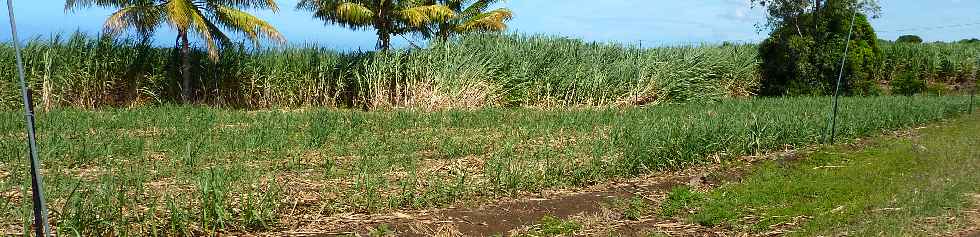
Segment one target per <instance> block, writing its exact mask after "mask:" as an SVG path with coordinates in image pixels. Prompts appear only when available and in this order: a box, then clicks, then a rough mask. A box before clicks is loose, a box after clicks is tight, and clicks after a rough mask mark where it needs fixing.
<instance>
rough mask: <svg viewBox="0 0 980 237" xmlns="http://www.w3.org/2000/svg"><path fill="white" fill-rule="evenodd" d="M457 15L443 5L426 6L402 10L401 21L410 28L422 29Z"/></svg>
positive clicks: (399, 14) (399, 13)
mask: <svg viewBox="0 0 980 237" xmlns="http://www.w3.org/2000/svg"><path fill="white" fill-rule="evenodd" d="M455 15H456V14H455V13H454V12H453V10H452V9H449V8H447V7H446V6H443V5H425V6H417V7H411V8H406V9H402V10H401V11H399V12H398V16H399V19H400V20H401V21H403V22H404V23H405V24H406V25H408V26H410V27H421V26H424V25H428V24H431V23H434V22H441V21H446V20H448V19H450V18H452V17H453V16H455Z"/></svg>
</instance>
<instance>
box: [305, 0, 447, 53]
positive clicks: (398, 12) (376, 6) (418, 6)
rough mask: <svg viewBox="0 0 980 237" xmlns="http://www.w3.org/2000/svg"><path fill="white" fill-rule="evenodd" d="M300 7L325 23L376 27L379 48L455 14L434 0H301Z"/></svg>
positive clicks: (353, 26) (365, 27)
mask: <svg viewBox="0 0 980 237" xmlns="http://www.w3.org/2000/svg"><path fill="white" fill-rule="evenodd" d="M296 8H297V9H304V10H308V11H312V12H313V17H314V18H317V19H320V20H322V21H324V22H326V23H335V24H339V25H341V26H343V27H347V28H351V29H355V30H360V29H368V28H374V30H375V31H376V32H377V34H378V44H377V46H378V49H381V50H388V49H389V48H390V47H391V36H392V35H402V34H405V33H412V32H416V31H418V29H420V28H422V27H425V26H427V25H429V24H433V23H435V22H440V21H445V20H448V19H450V18H452V17H453V11H452V10H451V9H449V8H447V7H446V6H443V5H437V4H435V0H300V1H299V3H298V4H296Z"/></svg>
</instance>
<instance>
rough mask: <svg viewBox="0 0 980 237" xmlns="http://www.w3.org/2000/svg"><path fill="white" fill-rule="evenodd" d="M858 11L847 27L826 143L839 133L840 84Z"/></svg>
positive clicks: (855, 10)
mask: <svg viewBox="0 0 980 237" xmlns="http://www.w3.org/2000/svg"><path fill="white" fill-rule="evenodd" d="M857 11H858V7H857V6H855V7H854V13H853V14H852V15H851V26H849V27H848V29H847V41H844V55H843V56H841V60H840V72H839V73H838V74H837V85H836V86H835V88H834V109H833V112H831V114H830V126H828V127H829V128H830V131H829V132H828V133H829V134H830V135H829V136H827V140H826V141H825V142H826V143H830V144H833V143H834V137H835V136H836V135H837V108H838V104H839V103H838V102H839V100H840V84H841V81H842V80H843V78H844V66H845V63H847V51H848V50H849V49H850V46H851V34H853V33H854V18H857ZM825 136H826V134H825Z"/></svg>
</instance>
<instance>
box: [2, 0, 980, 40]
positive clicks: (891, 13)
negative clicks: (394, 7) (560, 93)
mask: <svg viewBox="0 0 980 237" xmlns="http://www.w3.org/2000/svg"><path fill="white" fill-rule="evenodd" d="M14 1H15V2H14V9H15V10H16V12H15V13H16V14H17V21H18V24H19V25H18V27H19V30H20V34H21V35H22V36H21V37H22V38H27V37H28V36H48V35H50V34H52V33H57V32H64V33H67V32H72V31H75V30H76V29H78V30H81V31H86V32H91V33H96V32H98V31H99V30H100V29H101V24H102V22H103V20H104V19H105V17H106V16H108V15H109V13H110V12H111V11H110V10H108V9H99V8H91V9H84V10H78V11H74V12H65V11H64V9H63V6H64V1H62V0H14ZM296 1H297V0H278V3H279V6H280V8H281V11H280V12H278V13H272V12H270V11H253V12H254V13H255V14H256V15H258V16H260V17H262V18H264V19H267V20H268V21H269V22H270V23H272V24H273V25H274V26H276V27H277V28H278V29H279V30H280V31H281V32H282V33H283V34H284V35H285V36H286V38H287V39H288V40H289V42H290V43H291V44H301V43H308V42H315V43H318V44H320V45H323V46H326V47H330V48H336V49H341V50H344V49H346V50H351V49H358V48H361V49H371V48H373V47H374V45H375V35H374V33H373V32H372V31H353V30H348V29H345V28H341V27H338V26H331V25H324V24H323V23H322V22H320V21H318V20H315V19H313V18H312V17H310V14H309V13H307V12H303V11H297V10H295V9H294V7H295V5H296ZM748 1H749V0H681V1H678V0H602V1H594V0H592V1H589V0H509V1H508V2H505V3H504V4H501V6H504V7H508V8H511V9H512V10H513V11H514V15H515V19H514V20H513V21H512V22H511V23H510V25H511V28H510V31H515V32H521V33H529V34H547V35H561V36H568V37H574V38H582V39H586V40H590V41H604V42H622V43H636V42H640V41H642V42H643V44H644V45H647V46H652V45H674V44H689V43H704V42H708V43H710V42H721V41H758V40H760V39H762V38H764V35H763V34H759V33H757V30H756V28H755V24H757V23H760V22H761V21H762V20H763V16H762V14H761V12H760V10H759V9H753V8H751V6H750V5H749V3H748ZM880 2H881V5H882V12H883V14H882V16H881V18H878V19H875V20H873V21H872V24H873V25H874V27H875V29H876V30H878V34H879V37H881V38H884V39H895V38H897V37H898V36H899V35H902V34H918V35H920V36H922V37H923V38H924V39H925V40H927V41H951V40H958V39H963V38H980V11H978V9H980V0H930V1H924V0H881V1H880ZM0 19H2V20H3V21H5V22H6V20H7V16H6V14H2V17H0ZM0 25H2V27H0V40H9V38H10V33H9V32H10V29H9V28H8V27H9V26H8V25H7V24H6V23H4V24H0ZM174 37H175V34H174V33H173V32H172V31H169V30H161V31H159V32H158V33H157V35H156V38H155V42H156V43H157V44H160V45H169V44H172V42H173V39H174ZM395 45H396V46H399V45H401V46H405V45H406V43H405V42H404V40H400V39H399V40H396V42H395Z"/></svg>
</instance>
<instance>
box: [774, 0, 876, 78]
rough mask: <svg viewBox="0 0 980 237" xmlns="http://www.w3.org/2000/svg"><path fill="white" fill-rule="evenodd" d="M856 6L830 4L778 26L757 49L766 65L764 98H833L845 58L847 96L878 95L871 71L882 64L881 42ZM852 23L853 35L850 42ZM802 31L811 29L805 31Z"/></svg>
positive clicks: (833, 2)
mask: <svg viewBox="0 0 980 237" xmlns="http://www.w3.org/2000/svg"><path fill="white" fill-rule="evenodd" d="M853 3H854V2H850V3H849V2H841V1H830V2H829V4H827V5H823V6H821V8H820V9H819V11H811V12H808V13H804V14H801V15H798V16H795V18H794V19H793V21H791V22H783V24H782V25H780V26H778V27H776V28H775V29H774V30H773V31H772V33H771V35H770V36H769V38H768V39H766V40H765V41H763V43H762V44H761V45H760V47H759V57H760V58H761V60H762V70H761V72H762V83H761V84H762V87H761V88H760V94H762V95H769V96H779V95H825V94H830V93H833V91H834V85H835V84H836V79H837V77H838V70H839V67H840V66H841V65H840V63H841V58H842V57H843V56H844V49H845V45H850V46H849V50H848V53H847V55H846V57H847V61H846V64H845V66H844V69H845V71H844V78H843V80H842V85H841V88H842V91H843V92H844V93H845V94H875V93H877V87H876V86H875V85H876V84H875V78H876V76H877V75H874V74H873V73H872V72H873V71H874V70H871V69H873V68H875V67H877V66H879V65H880V62H881V58H882V55H881V54H882V53H881V50H880V48H879V47H878V38H877V36H876V34H875V32H874V29H873V28H872V27H871V24H870V23H869V22H868V17H867V16H866V15H865V14H860V13H858V14H856V15H853V13H855V12H854V11H853V10H854V8H853V7H855V6H857V5H855V4H853ZM852 16H854V17H855V19H854V26H853V32H851V33H853V35H851V37H850V40H849V41H848V40H847V37H848V33H849V29H850V27H851V18H852ZM800 26H809V27H807V28H808V30H803V29H802V27H800Z"/></svg>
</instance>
